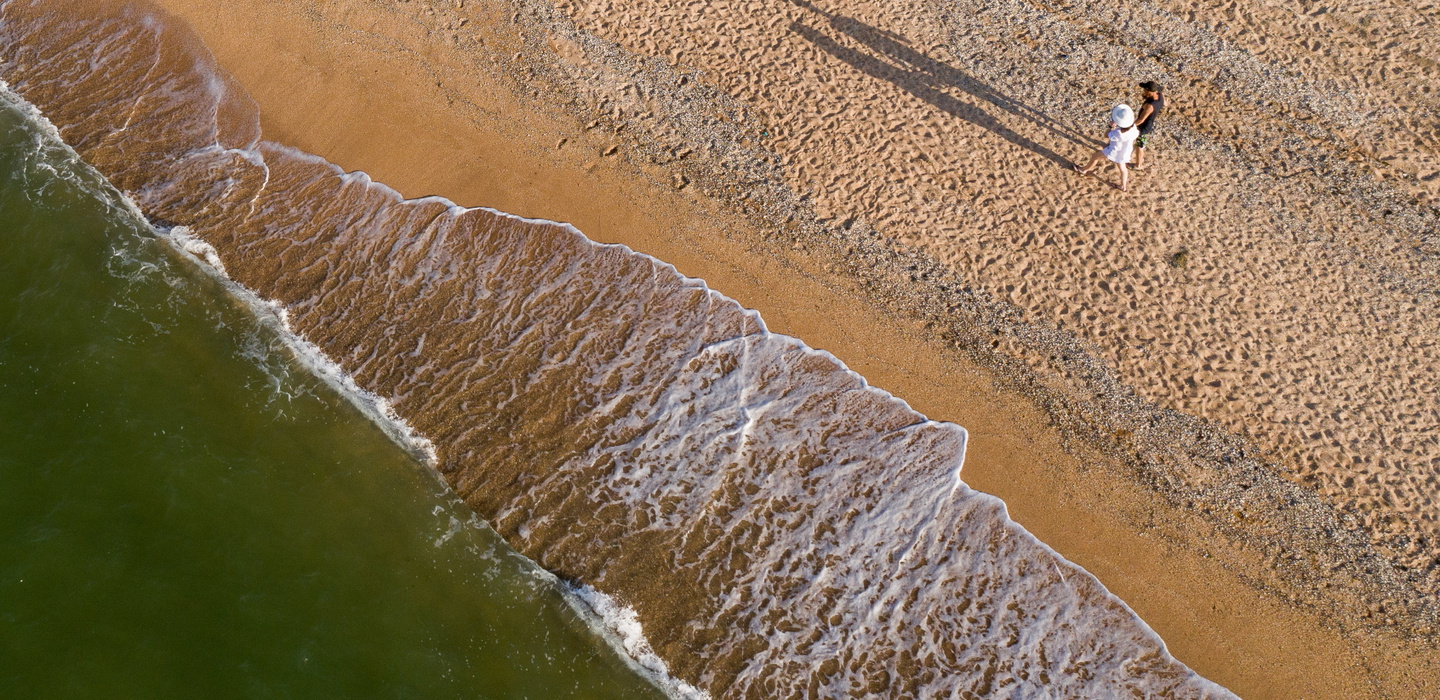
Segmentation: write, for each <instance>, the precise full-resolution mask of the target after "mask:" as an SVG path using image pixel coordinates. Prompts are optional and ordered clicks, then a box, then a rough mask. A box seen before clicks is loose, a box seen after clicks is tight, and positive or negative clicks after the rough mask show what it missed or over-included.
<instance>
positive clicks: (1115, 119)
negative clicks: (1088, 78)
mask: <svg viewBox="0 0 1440 700" xmlns="http://www.w3.org/2000/svg"><path fill="white" fill-rule="evenodd" d="M1140 89H1141V90H1144V91H1145V104H1143V105H1141V107H1140V113H1139V114H1136V113H1135V111H1134V110H1132V109H1130V105H1126V104H1121V105H1116V106H1115V109H1113V110H1110V133H1108V134H1106V135H1105V137H1106V138H1107V139H1109V141H1110V143H1109V144H1108V145H1106V146H1105V148H1104V149H1102V150H1099V151H1096V152H1095V155H1093V156H1090V162H1089V163H1088V164H1086V166H1085V167H1084V168H1081V167H1080V166H1078V165H1077V166H1075V170H1076V171H1077V172H1079V173H1080V174H1081V175H1089V174H1090V173H1091V172H1093V171H1094V170H1095V167H1096V166H1098V165H1099V164H1100V162H1101V161H1104V160H1109V161H1110V162H1112V163H1114V164H1115V168H1116V169H1117V170H1119V171H1120V190H1121V191H1122V192H1129V191H1130V170H1129V164H1130V159H1131V157H1132V156H1133V157H1134V159H1135V165H1134V167H1135V169H1136V170H1144V169H1145V146H1146V141H1147V140H1149V136H1150V133H1151V132H1153V131H1154V130H1155V118H1156V117H1158V116H1160V111H1161V110H1163V109H1165V94H1164V92H1163V91H1162V90H1161V88H1160V84H1159V83H1157V82H1155V81H1153V80H1150V81H1146V82H1143V83H1140Z"/></svg>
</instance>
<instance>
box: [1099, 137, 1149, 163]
mask: <svg viewBox="0 0 1440 700" xmlns="http://www.w3.org/2000/svg"><path fill="white" fill-rule="evenodd" d="M1106 136H1109V137H1110V144H1109V145H1107V146H1106V147H1105V150H1104V151H1101V153H1104V154H1105V157H1106V158H1109V159H1110V160H1111V161H1112V162H1115V163H1126V164H1128V163H1129V162H1130V154H1131V152H1133V151H1134V150H1135V139H1137V138H1140V130H1139V129H1131V130H1129V131H1121V130H1120V129H1111V130H1110V133H1109V134H1106Z"/></svg>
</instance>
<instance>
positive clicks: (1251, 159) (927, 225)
mask: <svg viewBox="0 0 1440 700" xmlns="http://www.w3.org/2000/svg"><path fill="white" fill-rule="evenodd" d="M166 5H167V6H169V7H170V9H171V10H172V11H173V12H175V13H177V14H178V15H180V16H182V17H184V18H185V19H186V20H188V21H190V22H192V23H193V24H194V25H195V26H196V27H197V28H198V29H199V30H200V34H201V35H202V36H203V37H204V39H205V41H206V42H207V43H209V44H210V46H211V48H212V49H214V50H215V51H216V53H217V55H218V57H219V58H220V61H221V64H222V65H224V66H226V67H227V68H229V69H230V70H231V71H232V72H234V73H235V74H236V75H237V77H239V78H240V80H241V82H243V83H244V84H245V86H246V88H247V89H248V90H249V91H250V92H251V94H253V95H254V96H255V97H256V100H257V101H258V102H259V103H260V105H261V108H262V114H264V115H265V119H266V122H265V123H264V132H265V136H266V137H267V138H269V139H272V140H278V141H281V142H284V143H287V144H290V145H295V146H300V147H302V148H305V149H306V150H309V151H311V152H314V153H318V154H320V155H323V156H325V157H326V158H328V159H330V160H331V161H333V162H336V163H338V164H340V165H341V166H343V167H345V168H363V169H365V170H366V171H367V172H369V173H370V174H371V175H374V176H375V177H376V178H377V179H378V180H381V181H383V182H386V183H388V184H391V185H394V186H396V187H398V188H399V189H400V190H401V192H402V193H403V194H405V195H407V196H419V195H426V194H442V195H445V196H448V197H451V198H452V199H455V200H456V201H460V202H461V203H463V204H484V205H490V206H496V207H498V208H500V209H503V210H505V211H511V212H516V213H521V214H526V215H532V216H544V217H546V218H551V219H557V220H567V221H572V222H575V223H577V224H579V225H580V227H581V228H582V229H583V230H584V231H585V232H586V233H587V234H588V235H591V236H592V237H596V238H598V239H600V240H617V241H623V242H626V243H628V244H630V245H632V246H633V247H635V248H637V249H640V250H645V251H647V252H653V253H655V254H656V255H659V256H660V257H661V258H662V259H665V260H667V261H670V262H674V263H676V264H677V265H678V266H679V267H680V269H681V271H682V272H685V273H686V274H690V275H694V276H699V277H704V278H705V279H706V280H707V281H709V282H710V284H711V286H712V287H714V288H716V289H718V290H720V291H722V292H725V293H727V294H730V295H731V296H735V297H736V298H738V299H739V300H740V301H741V302H742V304H744V305H745V306H748V307H753V308H758V309H760V310H761V311H762V313H763V314H764V316H765V318H766V320H767V322H768V323H769V325H770V327H771V328H772V329H774V330H781V331H784V332H788V333H792V334H794V335H797V336H799V337H801V338H802V339H805V340H807V342H809V343H810V344H811V345H813V346H816V347H822V348H825V349H827V350H832V351H834V352H835V353H836V354H837V355H838V356H839V357H840V358H841V359H843V360H845V362H846V363H847V364H849V365H850V366H851V367H852V368H854V369H857V370H858V371H860V372H861V373H862V374H864V375H865V376H866V377H867V378H869V379H870V380H871V382H872V383H874V384H876V385H878V386H882V387H885V388H888V389H890V390H892V391H894V392H895V393H896V394H897V395H899V396H901V397H902V398H905V399H907V400H909V401H910V402H911V404H912V405H913V406H915V407H916V408H917V409H919V410H921V411H922V412H924V413H925V414H927V415H929V416H931V417H932V418H938V419H944V420H954V421H956V422H959V423H961V424H963V425H965V426H966V427H968V428H970V432H971V444H970V446H969V456H968V457H967V462H966V471H965V475H966V480H967V481H968V482H969V483H970V484H972V485H975V486H977V487H978V488H981V489H982V490H988V491H992V492H995V493H998V494H1000V495H1002V496H1003V497H1004V498H1005V499H1006V501H1007V503H1008V504H1009V506H1010V511H1011V513H1012V514H1014V515H1015V516H1016V517H1017V519H1018V520H1019V521H1020V522H1021V523H1022V524H1025V525H1026V526H1027V527H1028V528H1029V529H1031V530H1032V531H1034V532H1036V533H1037V534H1039V535H1040V537H1041V539H1042V540H1044V541H1045V542H1047V543H1049V544H1051V545H1053V546H1055V547H1056V548H1057V549H1058V550H1060V552H1061V553H1062V554H1064V555H1065V556H1067V557H1069V558H1071V559H1072V560H1074V561H1076V562H1077V563H1080V564H1081V565H1083V566H1084V567H1086V568H1087V569H1088V570H1090V571H1092V572H1095V573H1096V574H1097V575H1098V576H1099V578H1100V580H1101V581H1102V582H1103V583H1105V584H1106V585H1107V586H1108V587H1109V588H1110V589H1111V590H1113V591H1115V592H1117V593H1118V594H1119V595H1120V596H1121V597H1122V598H1123V599H1125V600H1126V601H1127V602H1128V603H1129V604H1130V605H1131V606H1132V607H1133V608H1135V609H1136V610H1137V611H1138V612H1140V614H1141V615H1142V617H1144V618H1145V619H1146V620H1147V621H1148V622H1150V624H1151V625H1152V626H1153V627H1155V629H1156V630H1157V631H1158V632H1160V633H1161V635H1162V636H1163V637H1164V638H1165V639H1166V640H1167V641H1168V642H1169V645H1170V648H1171V650H1172V651H1175V653H1176V656H1177V657H1178V658H1179V659H1180V660H1181V661H1184V662H1186V663H1187V664H1189V665H1190V666H1191V667H1193V668H1195V669H1196V670H1197V671H1199V672H1200V673H1201V674H1202V675H1205V676H1206V677H1209V678H1212V679H1214V680H1217V681H1219V682H1221V683H1222V684H1224V685H1226V686H1227V687H1229V688H1231V689H1233V690H1236V691H1237V692H1239V693H1241V694H1242V695H1245V696H1247V697H1252V696H1253V697H1292V696H1296V695H1304V696H1307V697H1308V696H1325V697H1360V696H1375V697H1416V696H1426V695H1427V694H1430V693H1433V692H1435V684H1436V683H1437V672H1436V668H1437V667H1436V665H1435V664H1436V658H1435V655H1434V645H1433V639H1434V638H1433V635H1434V625H1435V617H1434V607H1435V606H1434V596H1433V591H1434V590H1435V586H1436V559H1435V556H1436V551H1435V550H1436V546H1435V528H1436V519H1435V513H1434V510H1433V509H1434V507H1435V504H1434V503H1433V491H1434V487H1435V478H1436V477H1435V475H1436V473H1437V469H1440V467H1437V461H1436V460H1437V454H1440V453H1437V447H1436V445H1437V435H1436V429H1435V425H1436V423H1437V421H1440V417H1437V398H1436V393H1435V392H1436V382H1435V380H1434V379H1433V377H1434V376H1435V374H1434V372H1433V370H1434V367H1433V365H1434V363H1435V362H1436V361H1437V359H1436V355H1435V353H1436V348H1435V346H1434V343H1435V339H1436V338H1437V334H1436V332H1435V331H1436V329H1435V327H1434V326H1435V322H1434V320H1433V314H1429V313H1427V310H1428V309H1430V308H1433V307H1434V302H1435V298H1434V296H1435V295H1434V292H1435V281H1436V279H1437V276H1436V270H1435V266H1436V263H1435V256H1436V253H1437V249H1436V243H1435V223H1434V222H1435V212H1434V210H1433V208H1431V207H1433V201H1434V200H1433V197H1434V196H1435V195H1436V190H1437V187H1440V178H1437V177H1435V174H1436V172H1437V171H1436V165H1435V163H1436V141H1437V136H1440V135H1437V132H1436V131H1435V128H1434V124H1435V100H1436V97H1435V96H1434V93H1433V92H1432V88H1433V87H1434V86H1435V85H1436V84H1437V73H1436V65H1437V64H1436V63H1435V62H1434V59H1435V58H1436V57H1435V56H1434V53H1435V51H1436V49H1435V47H1434V42H1429V43H1427V41H1426V36H1427V35H1428V34H1427V33H1428V32H1431V31H1433V22H1434V16H1435V10H1434V9H1433V8H1429V7H1418V6H1414V5H1407V4H1402V3H1396V4H1395V5H1394V6H1393V7H1389V8H1382V7H1378V6H1377V7H1365V8H1363V9H1362V8H1360V7H1358V6H1352V7H1348V8H1346V9H1343V10H1340V9H1334V8H1328V7H1324V6H1319V5H1311V6H1305V7H1302V6H1298V5H1297V6H1295V7H1294V8H1290V9H1284V8H1276V7H1268V6H1256V7H1242V6H1241V5H1240V4H1239V3H1232V4H1229V5H1216V6H1201V5H1198V4H1197V5H1193V6H1183V7H1182V6H1181V5H1179V4H1175V5H1174V6H1173V7H1172V6H1170V5H1166V4H1164V3H1157V4H1152V5H1146V6H1129V5H1121V4H1118V3H1116V4H1114V5H1113V6H1109V5H1104V4H1102V3H1092V4H1085V5H1081V4H1074V5H1059V4H1057V5H1042V4H1033V5H1032V4H1025V3H1009V2H993V3H984V4H981V3H955V4H947V5H928V6H922V5H920V4H912V3H895V4H891V5H887V6H884V7H881V6H878V5H870V4H867V3H859V2H836V3H830V4H823V5H821V4H815V5H812V4H808V3H801V4H795V3H785V2H771V3H748V4H747V3H723V2H722V3H711V4H706V5H693V6H692V5H689V4H683V3H660V2H654V3H647V2H626V3H614V4H611V5H600V4H578V3H568V4H567V3H559V4H556V5H553V6H552V5H549V4H548V3H530V2H525V3H517V4H510V3H507V2H479V1H478V0H465V1H464V2H443V3H433V4H426V3H422V2H405V1H400V2H388V3H361V2H348V1H341V2H331V3H323V4H320V3H306V2H299V3H296V2H280V1H278V0H275V1H268V0H267V1H265V2H256V3H251V4H247V5H245V6H244V7H239V6H235V5H233V4H229V3H207V2H198V3H197V2H173V3H166ZM1427 22H1428V23H1430V24H1427ZM1427 52H1429V53H1427ZM1144 78H1154V79H1158V80H1161V81H1163V82H1165V83H1166V84H1167V85H1168V86H1169V87H1170V99H1171V106H1170V111H1169V112H1168V113H1167V114H1166V120H1165V122H1164V123H1163V124H1162V127H1161V130H1160V135H1159V137H1158V138H1157V140H1156V146H1155V147H1154V148H1153V149H1152V154H1151V155H1152V156H1153V160H1152V161H1151V163H1152V165H1154V166H1155V167H1154V169H1153V170H1152V171H1151V172H1149V173H1146V174H1142V175H1137V176H1134V179H1132V192H1131V193H1129V194H1128V195H1122V194H1120V193H1118V192H1117V191H1114V190H1113V189H1112V188H1110V187H1108V186H1107V185H1106V184H1105V183H1104V182H1101V181H1100V180H1097V179H1093V178H1091V179H1084V178H1080V177H1079V176H1077V175H1074V174H1073V173H1071V172H1068V170H1067V167H1068V164H1069V163H1070V162H1074V161H1079V160H1083V159H1084V157H1086V155H1087V153H1088V151H1089V150H1090V149H1092V148H1094V147H1095V146H1096V145H1098V143H1099V141H1098V139H1099V137H1100V136H1101V134H1100V132H1101V131H1103V127H1104V124H1103V116H1102V115H1103V114H1104V113H1105V112H1106V111H1108V107H1109V106H1110V104H1112V103H1113V102H1114V101H1116V100H1118V99H1122V98H1124V99H1130V100H1132V103H1133V100H1134V99H1135V98H1136V96H1137V95H1136V92H1135V90H1134V88H1133V85H1132V84H1133V83H1134V82H1135V80H1137V79H1144ZM1397 86H1399V88H1398V89H1397ZM1377 124H1379V125H1382V126H1378V127H1377V126H1376V125H1377ZM1427 128H1428V129H1429V131H1426V129H1427ZM233 138H235V139H238V140H244V138H248V137H247V136H246V135H244V134H240V135H237V136H234V137H233ZM1412 142H1413V144H1414V145H1413V146H1411V145H1410V144H1411V143H1412ZM727 241H730V242H727ZM317 269H319V268H317V267H315V266H314V265H308V266H306V268H305V271H304V273H303V275H301V277H303V276H304V275H310V274H316V272H315V271H316V270H317ZM295 284H297V285H300V287H297V289H298V288H302V287H303V285H304V284H305V281H304V279H297V280H296V282H295ZM281 296H283V295H281ZM1017 392H1018V393H1017ZM461 427H463V426H460V425H459V424H454V425H449V427H448V428H444V427H443V426H442V428H441V431H442V432H443V430H444V429H455V430H459V429H461ZM511 534H512V536H513V535H515V534H519V533H518V531H517V532H515V533H511ZM641 612H642V621H644V622H645V623H646V625H647V627H649V626H652V625H653V626H655V627H656V628H657V629H659V628H661V627H663V626H664V624H665V622H664V620H663V619H660V618H663V617H664V616H663V615H661V616H659V617H657V616H654V615H649V616H647V613H646V611H645V610H642V611H641ZM1416 635H1418V636H1416ZM1426 635H1429V637H1428V639H1427V636H1426ZM676 649H680V648H678V647H677V648H674V649H672V650H671V651H672V653H682V654H683V650H681V651H679V652H676Z"/></svg>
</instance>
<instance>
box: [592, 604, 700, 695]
mask: <svg viewBox="0 0 1440 700" xmlns="http://www.w3.org/2000/svg"><path fill="white" fill-rule="evenodd" d="M567 590H568V591H569V592H570V593H571V595H573V596H574V597H576V598H578V599H579V600H580V602H582V603H584V605H585V607H586V608H587V609H588V611H589V612H590V613H592V614H593V615H594V616H595V617H596V618H598V621H599V623H600V628H601V630H602V633H603V636H604V637H605V639H606V640H607V641H608V642H610V645H611V646H613V647H615V649H616V651H619V652H620V653H621V654H622V655H623V657H624V658H626V659H627V660H629V661H630V662H631V666H632V667H633V668H634V669H635V670H636V671H637V672H639V673H640V674H641V675H644V676H646V677H648V678H649V679H650V680H651V681H652V682H654V683H655V684H656V685H658V686H660V689H661V690H664V691H665V692H666V694H667V695H669V696H670V697H672V698H676V699H677V700H709V698H710V694H709V693H706V692H704V691H702V690H700V689H698V688H696V687H695V686H693V685H690V684H689V683H686V682H684V681H682V680H679V679H677V678H675V677H673V676H671V675H670V668H669V667H668V666H667V665H666V664H665V660H664V659H662V658H660V657H659V656H658V655H657V654H656V653H655V650H654V649H651V648H650V642H649V640H647V639H646V638H645V630H644V629H643V628H642V627H641V626H640V615H639V614H638V613H636V612H635V609H634V608H631V607H630V606H628V605H625V604H623V603H620V602H619V601H617V600H615V599H614V598H612V597H610V596H608V595H606V594H605V593H603V592H601V591H599V590H597V589H596V588H594V587H593V586H590V585H588V584H581V585H579V586H567Z"/></svg>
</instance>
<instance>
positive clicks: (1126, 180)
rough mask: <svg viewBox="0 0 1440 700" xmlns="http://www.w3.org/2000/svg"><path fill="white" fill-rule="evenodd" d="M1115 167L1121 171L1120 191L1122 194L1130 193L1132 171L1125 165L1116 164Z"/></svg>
mask: <svg viewBox="0 0 1440 700" xmlns="http://www.w3.org/2000/svg"><path fill="white" fill-rule="evenodd" d="M1115 167H1116V168H1119V169H1120V191H1121V192H1129V191H1130V170H1129V169H1128V168H1126V167H1125V164H1124V163H1116V164H1115Z"/></svg>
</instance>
